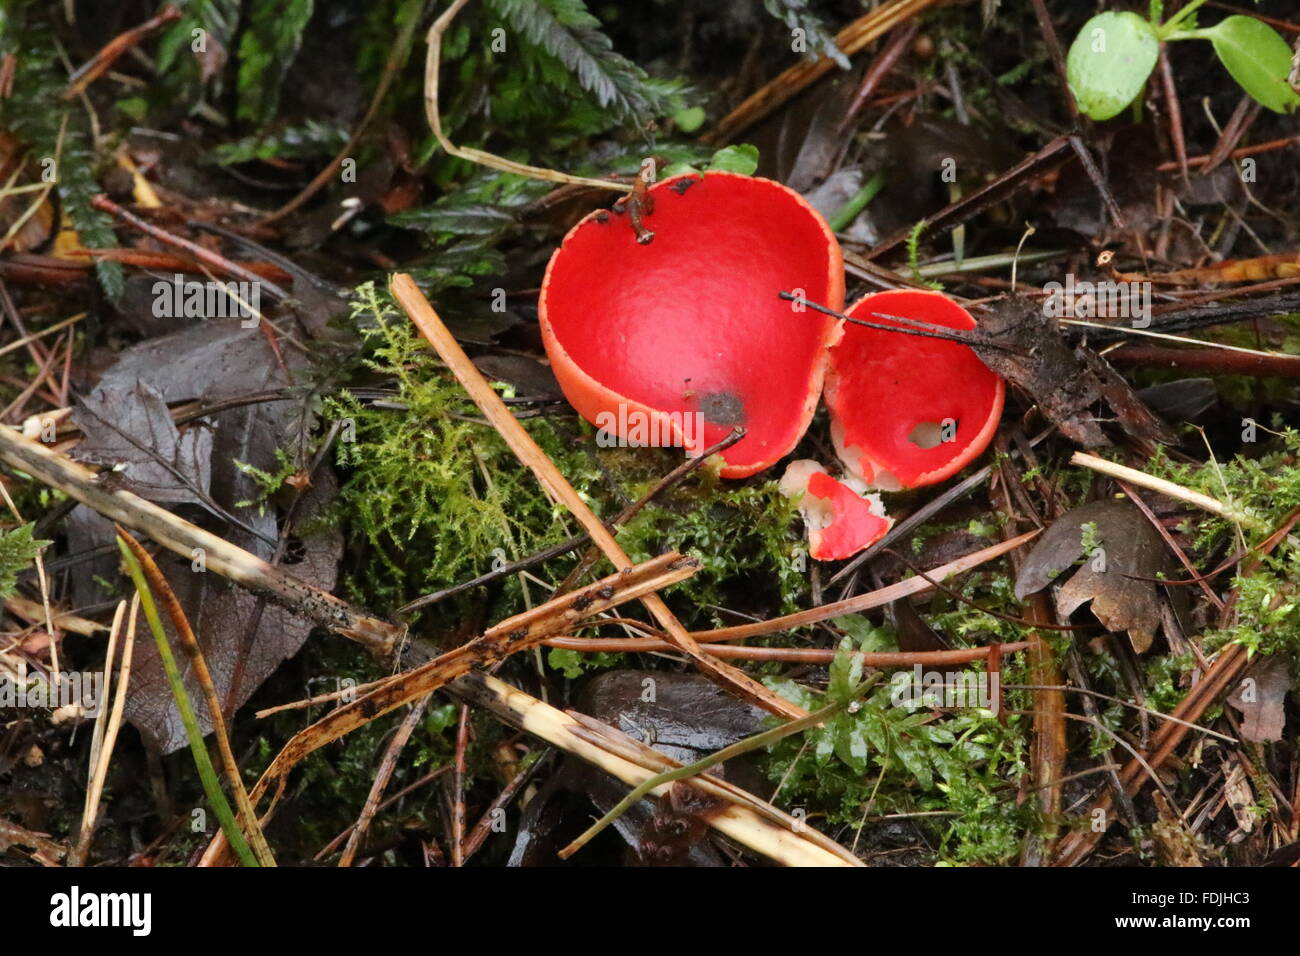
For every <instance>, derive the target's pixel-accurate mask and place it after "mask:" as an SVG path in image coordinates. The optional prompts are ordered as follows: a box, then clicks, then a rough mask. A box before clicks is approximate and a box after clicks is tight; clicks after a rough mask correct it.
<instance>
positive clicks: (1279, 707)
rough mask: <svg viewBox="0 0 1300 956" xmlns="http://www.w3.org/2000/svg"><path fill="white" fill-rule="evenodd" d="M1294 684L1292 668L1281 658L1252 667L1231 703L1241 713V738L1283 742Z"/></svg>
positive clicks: (1239, 685)
mask: <svg viewBox="0 0 1300 956" xmlns="http://www.w3.org/2000/svg"><path fill="white" fill-rule="evenodd" d="M1293 686H1294V682H1293V681H1292V680H1291V667H1290V665H1289V663H1288V662H1287V661H1286V659H1285V658H1283V657H1280V656H1274V657H1262V658H1260V659H1259V660H1257V661H1255V663H1254V664H1252V665H1251V666H1250V669H1249V670H1247V671H1246V673H1245V674H1244V675H1243V676H1242V678H1241V683H1240V684H1238V685H1237V689H1236V690H1235V691H1233V693H1232V694H1231V696H1229V697H1228V703H1229V704H1231V705H1232V706H1233V707H1235V708H1237V710H1239V711H1241V736H1242V737H1244V738H1246V739H1247V740H1253V741H1261V742H1262V741H1269V740H1281V739H1282V727H1283V725H1284V724H1285V723H1286V712H1285V709H1284V706H1283V705H1284V702H1285V699H1286V695H1287V691H1289V690H1291V688H1292V687H1293Z"/></svg>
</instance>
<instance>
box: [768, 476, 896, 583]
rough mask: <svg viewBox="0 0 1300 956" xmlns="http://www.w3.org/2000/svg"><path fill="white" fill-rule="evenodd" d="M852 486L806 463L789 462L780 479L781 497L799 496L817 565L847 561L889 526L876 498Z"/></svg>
mask: <svg viewBox="0 0 1300 956" xmlns="http://www.w3.org/2000/svg"><path fill="white" fill-rule="evenodd" d="M855 483H856V482H855V481H854V480H853V479H849V481H848V483H845V482H841V481H836V480H835V479H834V478H832V477H831V476H830V475H828V474H827V473H826V469H825V468H823V467H822V466H821V465H820V464H819V463H818V462H815V461H812V460H810V459H800V460H798V461H792V462H790V464H789V465H788V466H786V470H785V474H784V475H782V476H781V484H780V488H781V492H782V494H784V495H786V496H788V497H793V496H794V495H796V494H800V493H802V494H803V497H802V498H801V499H800V500H799V511H800V513H801V514H802V515H803V520H804V525H805V526H806V527H807V529H808V553H809V554H810V555H812V557H813V558H815V559H816V560H818V561H839V560H842V559H844V558H851V557H852V556H853V555H855V554H857V553H858V552H859V551H861V550H862V549H863V548H865V547H866V546H867V545H869V544H871V543H872V542H874V541H878V540H880V539H881V538H882V537H884V535H885V532H886V531H888V530H889V528H890V526H891V525H892V524H893V521H892V520H890V518H889V517H888V516H886V515H885V513H884V509H883V507H882V505H881V503H880V498H879V496H877V495H863V494H861V493H860V492H859V491H858V490H857V489H855V488H854V487H852V485H853V484H855ZM858 484H860V483H858Z"/></svg>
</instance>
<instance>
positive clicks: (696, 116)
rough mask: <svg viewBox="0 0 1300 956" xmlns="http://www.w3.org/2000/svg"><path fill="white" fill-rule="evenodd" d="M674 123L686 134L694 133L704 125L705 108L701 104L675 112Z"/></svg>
mask: <svg viewBox="0 0 1300 956" xmlns="http://www.w3.org/2000/svg"><path fill="white" fill-rule="evenodd" d="M673 123H675V124H676V126H677V128H678V129H679V130H681V131H682V132H683V133H685V134H686V135H688V136H689V135H690V134H691V133H694V132H695V131H696V130H697V129H699V128H700V127H701V126H703V125H704V109H703V108H702V107H699V106H691V107H687V108H686V109H684V110H678V111H677V112H676V113H674V114H673Z"/></svg>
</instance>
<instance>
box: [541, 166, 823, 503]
mask: <svg viewBox="0 0 1300 956" xmlns="http://www.w3.org/2000/svg"><path fill="white" fill-rule="evenodd" d="M648 196H649V198H650V200H651V201H650V202H648V203H646V204H645V205H644V206H643V207H642V208H641V211H640V212H641V214H640V221H641V223H642V224H643V227H644V228H642V229H640V230H638V229H634V228H633V226H632V224H631V223H630V221H629V219H630V218H631V217H630V210H629V212H628V213H620V212H618V210H617V209H616V210H614V211H604V210H602V211H599V212H596V213H593V214H592V215H590V216H587V217H586V218H585V219H583V220H582V221H581V222H580V223H578V225H576V226H574V228H573V229H572V230H571V231H570V232H569V234H568V235H567V236H566V237H565V238H564V242H563V244H562V245H561V246H560V248H559V249H558V250H557V251H556V253H555V255H554V256H552V257H551V261H550V264H549V265H548V266H547V268H546V277H545V279H544V280H543V283H542V292H541V297H540V300H539V304H538V314H539V320H540V324H541V330H542V341H543V342H544V343H545V346H546V353H547V355H548V356H549V357H550V360H551V366H552V368H553V369H554V371H555V376H556V378H557V379H558V380H559V383H560V387H561V388H562V389H563V390H564V394H565V397H566V398H568V400H569V402H570V403H571V404H572V405H573V407H574V408H575V409H577V410H578V413H579V414H581V415H582V416H583V417H584V418H585V419H587V421H589V422H591V423H592V424H594V425H595V426H596V427H597V428H600V429H603V430H606V431H607V432H610V433H612V434H614V435H617V436H618V438H619V439H620V440H622V441H625V442H627V443H631V444H658V445H681V446H683V447H685V448H686V449H687V451H688V452H689V453H694V454H698V453H699V452H700V451H702V450H703V449H705V448H707V447H709V446H711V445H713V444H716V443H717V442H718V441H721V440H722V439H723V438H725V437H726V436H727V435H728V434H729V433H730V432H731V431H732V430H733V429H734V428H735V427H736V426H740V427H743V428H744V429H745V432H746V434H745V437H744V438H742V439H741V440H740V441H739V442H737V443H736V444H734V445H732V446H731V447H729V448H728V449H726V450H725V451H724V452H723V458H724V461H725V465H724V467H723V469H722V474H723V476H724V477H728V478H742V477H745V476H747V475H752V474H754V473H755V472H757V471H760V470H762V469H763V468H766V467H768V466H769V465H771V464H773V463H774V462H776V461H777V460H778V459H780V458H781V457H782V456H783V455H785V454H786V453H787V452H789V451H790V450H791V449H793V448H794V446H795V445H796V444H797V443H798V441H799V439H800V438H801V437H802V436H803V433H804V431H805V430H806V429H807V427H808V423H809V421H810V420H811V419H812V415H813V412H814V410H815V409H816V407H817V400H818V397H819V395H820V393H821V388H822V382H823V378H824V376H825V372H826V361H827V352H828V349H829V348H830V346H831V345H833V344H834V343H835V342H836V341H837V340H838V338H839V335H840V331H839V328H838V323H837V322H836V321H835V320H834V319H832V318H829V317H826V316H823V315H820V314H819V313H815V312H813V311H811V310H806V309H805V308H804V307H803V306H802V305H801V304H799V303H791V302H789V301H785V300H782V299H781V298H779V296H778V293H779V292H781V291H782V290H795V291H796V292H797V294H798V295H800V296H802V297H803V298H806V299H808V300H811V301H814V302H822V303H825V304H827V305H829V306H831V307H832V308H837V309H838V308H840V307H841V306H842V303H843V301H844V271H843V256H842V254H841V252H840V247H839V243H838V242H837V241H836V239H835V236H834V234H833V233H832V232H831V231H830V228H829V227H828V226H827V225H826V222H825V220H823V219H822V217H821V216H820V215H818V214H817V212H816V211H815V210H813V208H812V207H811V206H809V205H808V204H807V203H806V202H804V200H803V199H802V198H801V197H800V196H799V195H798V194H797V193H795V192H793V191H791V190H789V189H787V188H786V187H784V186H782V185H780V184H779V183H775V182H772V181H771V180H767V179H760V178H752V177H748V176H740V175H736V174H734V173H724V172H709V173H705V174H703V175H702V176H701V175H700V174H698V173H689V174H685V175H682V176H677V177H673V178H671V179H667V180H664V181H663V182H661V183H658V184H657V185H655V186H652V187H651V188H650V189H649V191H648ZM647 229H648V230H649V231H651V232H653V234H654V236H653V240H652V241H649V242H645V241H639V240H644V239H645V230H647ZM796 313H798V314H796Z"/></svg>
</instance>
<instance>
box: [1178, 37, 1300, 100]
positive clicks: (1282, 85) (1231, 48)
mask: <svg viewBox="0 0 1300 956" xmlns="http://www.w3.org/2000/svg"><path fill="white" fill-rule="evenodd" d="M1198 35H1199V36H1204V37H1208V38H1209V40H1210V42H1211V43H1213V44H1214V52H1215V53H1217V54H1219V59H1220V60H1222V61H1223V65H1224V66H1226V67H1227V68H1228V72H1229V73H1231V74H1232V78H1233V79H1234V80H1236V81H1237V83H1239V84H1240V85H1241V88H1242V89H1243V90H1245V91H1246V92H1247V93H1248V94H1249V95H1250V96H1251V98H1252V99H1254V100H1256V101H1257V102H1259V103H1261V104H1262V105H1264V106H1265V107H1267V108H1268V109H1271V110H1272V111H1273V112H1274V113H1289V112H1291V111H1292V110H1294V109H1295V108H1296V106H1298V105H1300V94H1297V93H1296V91H1295V90H1293V89H1291V87H1290V86H1289V85H1288V84H1287V81H1286V80H1287V76H1288V75H1289V74H1290V73H1291V48H1290V47H1289V46H1288V45H1287V42H1286V41H1285V40H1283V39H1282V37H1280V36H1279V35H1278V34H1277V32H1276V31H1275V30H1273V28H1272V27H1270V26H1268V25H1267V24H1265V23H1263V22H1261V21H1259V20H1256V19H1255V18H1254V17H1242V16H1235V17H1228V19H1226V20H1224V21H1223V22H1222V23H1218V24H1216V25H1215V26H1213V27H1210V28H1209V29H1206V30H1201V31H1200V32H1199V34H1198Z"/></svg>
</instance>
